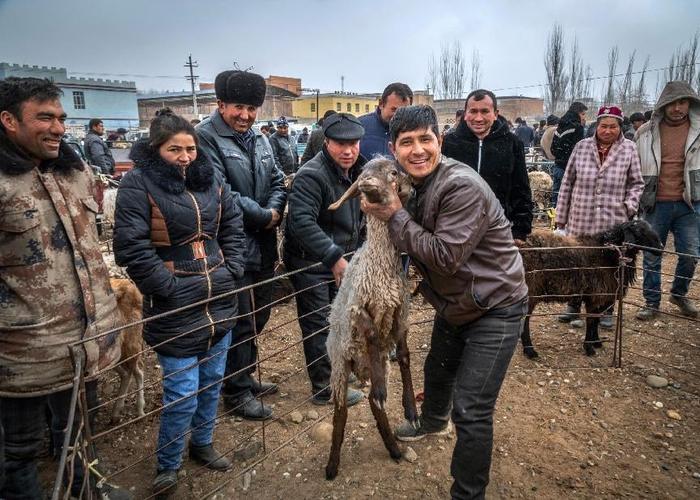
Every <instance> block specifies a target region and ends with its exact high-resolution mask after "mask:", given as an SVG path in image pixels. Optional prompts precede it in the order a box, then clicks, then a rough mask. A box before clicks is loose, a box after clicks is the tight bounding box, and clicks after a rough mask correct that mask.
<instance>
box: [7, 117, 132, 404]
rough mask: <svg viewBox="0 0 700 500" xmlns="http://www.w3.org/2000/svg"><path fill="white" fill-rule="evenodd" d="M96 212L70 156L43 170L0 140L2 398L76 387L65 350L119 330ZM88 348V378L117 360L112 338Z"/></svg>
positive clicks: (83, 174) (86, 176) (63, 153)
mask: <svg viewBox="0 0 700 500" xmlns="http://www.w3.org/2000/svg"><path fill="white" fill-rule="evenodd" d="M96 212H97V204H96V202H95V199H94V197H93V180H92V174H91V172H90V170H89V168H88V167H86V166H84V164H83V163H82V162H81V160H80V159H79V158H78V157H77V156H76V155H75V153H73V151H72V150H71V149H70V147H68V146H66V145H63V144H62V145H61V149H60V153H59V157H58V158H57V159H56V160H51V161H44V162H42V164H41V165H39V166H38V167H37V166H36V165H35V164H34V163H33V162H32V161H31V160H30V159H29V158H28V157H27V156H25V155H24V153H23V152H21V151H20V150H19V149H18V148H17V147H16V146H15V145H14V144H13V143H12V142H11V141H10V140H9V139H8V138H7V136H6V135H5V134H4V133H3V132H2V131H0V396H6V397H31V396H40V395H44V394H50V393H52V392H56V391H59V390H62V389H66V388H69V387H71V386H72V379H73V365H72V363H71V358H70V354H69V348H68V347H69V346H70V345H71V344H72V343H74V342H76V341H79V340H81V339H85V338H90V337H92V336H95V335H96V334H97V332H104V331H106V330H109V329H111V328H114V327H116V326H118V324H117V309H116V300H115V298H114V294H113V293H112V289H111V287H110V284H109V273H108V271H107V267H106V266H105V263H104V261H103V260H102V253H101V251H100V245H99V241H98V237H97V229H96V226H95V214H96ZM83 345H84V350H85V354H86V356H87V358H86V359H87V364H86V370H85V374H86V375H87V376H90V375H94V374H95V372H96V371H97V370H99V369H101V368H105V367H107V366H110V365H112V364H113V363H114V362H115V361H116V360H117V359H118V358H119V344H118V343H117V342H116V335H114V334H112V335H108V336H106V337H103V338H101V339H98V340H96V341H92V342H86V343H85V344H83Z"/></svg>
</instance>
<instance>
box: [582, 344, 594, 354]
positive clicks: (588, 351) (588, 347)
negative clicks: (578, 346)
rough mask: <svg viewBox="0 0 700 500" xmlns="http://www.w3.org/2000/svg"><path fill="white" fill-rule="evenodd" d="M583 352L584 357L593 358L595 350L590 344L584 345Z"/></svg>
mask: <svg viewBox="0 0 700 500" xmlns="http://www.w3.org/2000/svg"><path fill="white" fill-rule="evenodd" d="M583 350H584V351H586V356H595V349H594V348H593V346H592V345H591V344H586V345H584V346H583Z"/></svg>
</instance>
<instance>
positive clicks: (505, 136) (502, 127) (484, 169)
mask: <svg viewBox="0 0 700 500" xmlns="http://www.w3.org/2000/svg"><path fill="white" fill-rule="evenodd" d="M464 109H465V112H464V115H463V118H462V121H460V122H459V123H458V124H457V127H456V128H455V129H454V130H453V131H450V132H448V133H447V134H445V138H444V140H443V142H442V154H444V155H445V156H448V157H450V158H453V159H455V160H457V161H460V162H462V163H464V164H466V165H469V166H470V167H472V168H473V169H474V170H476V171H477V172H478V173H479V175H481V177H483V178H484V180H485V181H486V183H487V184H488V185H489V187H490V188H491V190H492V191H493V192H494V194H495V195H496V198H498V201H499V202H501V206H502V207H503V210H504V212H505V214H506V218H507V219H508V220H509V221H510V222H511V223H512V227H511V232H512V234H513V239H515V240H521V241H522V240H524V239H525V238H527V235H528V234H530V232H531V231H532V208H533V205H532V192H531V191H530V181H529V179H528V176H527V168H526V167H525V152H524V148H523V143H522V142H521V141H520V139H518V138H517V137H516V136H515V135H514V134H513V133H511V132H510V131H509V130H508V124H507V123H506V121H505V119H504V118H503V117H501V116H498V107H497V101H496V96H495V95H494V94H493V93H492V92H490V91H488V90H475V91H473V92H472V93H470V94H469V95H468V96H467V100H466V102H465V105H464Z"/></svg>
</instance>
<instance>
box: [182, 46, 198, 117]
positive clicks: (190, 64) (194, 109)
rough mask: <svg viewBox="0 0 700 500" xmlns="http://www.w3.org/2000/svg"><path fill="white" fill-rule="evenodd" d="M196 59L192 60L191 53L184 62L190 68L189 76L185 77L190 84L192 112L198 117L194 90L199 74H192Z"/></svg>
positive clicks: (196, 65)
mask: <svg viewBox="0 0 700 500" xmlns="http://www.w3.org/2000/svg"><path fill="white" fill-rule="evenodd" d="M198 66H199V64H197V61H192V54H190V57H188V58H187V62H186V63H185V68H189V69H190V76H186V77H185V79H187V80H189V81H190V83H191V84H192V113H194V117H195V118H199V108H198V106H197V91H196V90H195V81H196V80H197V78H199V75H195V74H194V68H196V67H198Z"/></svg>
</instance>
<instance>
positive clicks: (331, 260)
mask: <svg viewBox="0 0 700 500" xmlns="http://www.w3.org/2000/svg"><path fill="white" fill-rule="evenodd" d="M323 130H324V134H325V137H326V139H325V142H324V145H323V149H322V150H321V151H320V152H319V153H318V154H316V156H314V157H313V158H312V159H311V160H309V161H308V162H307V163H306V164H304V165H303V166H302V167H301V168H300V169H299V171H298V172H297V174H296V176H295V177H294V184H293V186H292V190H291V192H290V193H289V211H288V213H287V224H286V229H285V245H284V262H285V264H286V266H287V269H288V270H289V271H294V270H295V269H303V268H306V267H308V266H310V265H311V264H314V263H316V262H321V263H322V265H321V266H317V267H314V268H312V269H309V270H306V271H302V272H299V273H296V274H293V275H292V276H291V279H292V285H293V286H294V289H295V290H296V292H297V296H296V302H297V315H298V317H299V327H300V328H301V333H302V335H303V338H304V356H305V357H306V364H307V366H308V368H307V369H308V373H309V378H310V379H311V388H312V393H313V398H312V400H311V401H312V403H314V404H318V405H323V404H328V403H329V402H330V399H331V391H330V388H329V387H328V384H329V382H330V376H331V365H330V361H329V360H328V356H326V338H327V336H328V328H327V327H328V312H329V309H330V308H329V307H328V306H329V304H330V303H331V302H332V301H333V298H334V297H335V294H336V292H337V291H338V285H339V284H340V281H341V280H342V278H343V273H344V272H345V268H346V267H347V265H348V261H347V259H346V258H345V257H343V255H344V254H346V253H348V252H353V251H355V250H357V248H358V247H359V246H360V243H361V239H360V222H361V219H362V214H361V212H360V202H359V198H355V199H353V200H349V201H348V202H347V203H345V204H343V205H342V206H341V207H340V208H339V209H338V210H336V211H329V210H328V206H329V205H330V204H332V203H333V202H335V201H336V200H337V199H338V198H340V197H341V196H342V194H343V193H344V192H345V191H346V190H347V189H348V188H349V187H350V185H351V184H352V183H353V182H354V181H355V179H357V177H358V175H359V174H360V171H361V169H362V165H364V164H365V163H366V160H365V158H364V157H363V156H361V155H360V139H361V138H362V136H363V135H364V133H365V130H364V128H363V127H362V125H361V124H360V122H359V120H358V119H357V118H355V117H354V116H352V115H351V114H346V113H337V114H334V115H331V116H329V117H328V118H326V119H325V121H324V126H323ZM362 397H363V395H362V392H360V391H358V390H356V389H349V390H348V400H347V401H348V405H353V404H356V403H358V402H359V401H360V400H361V399H362Z"/></svg>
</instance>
